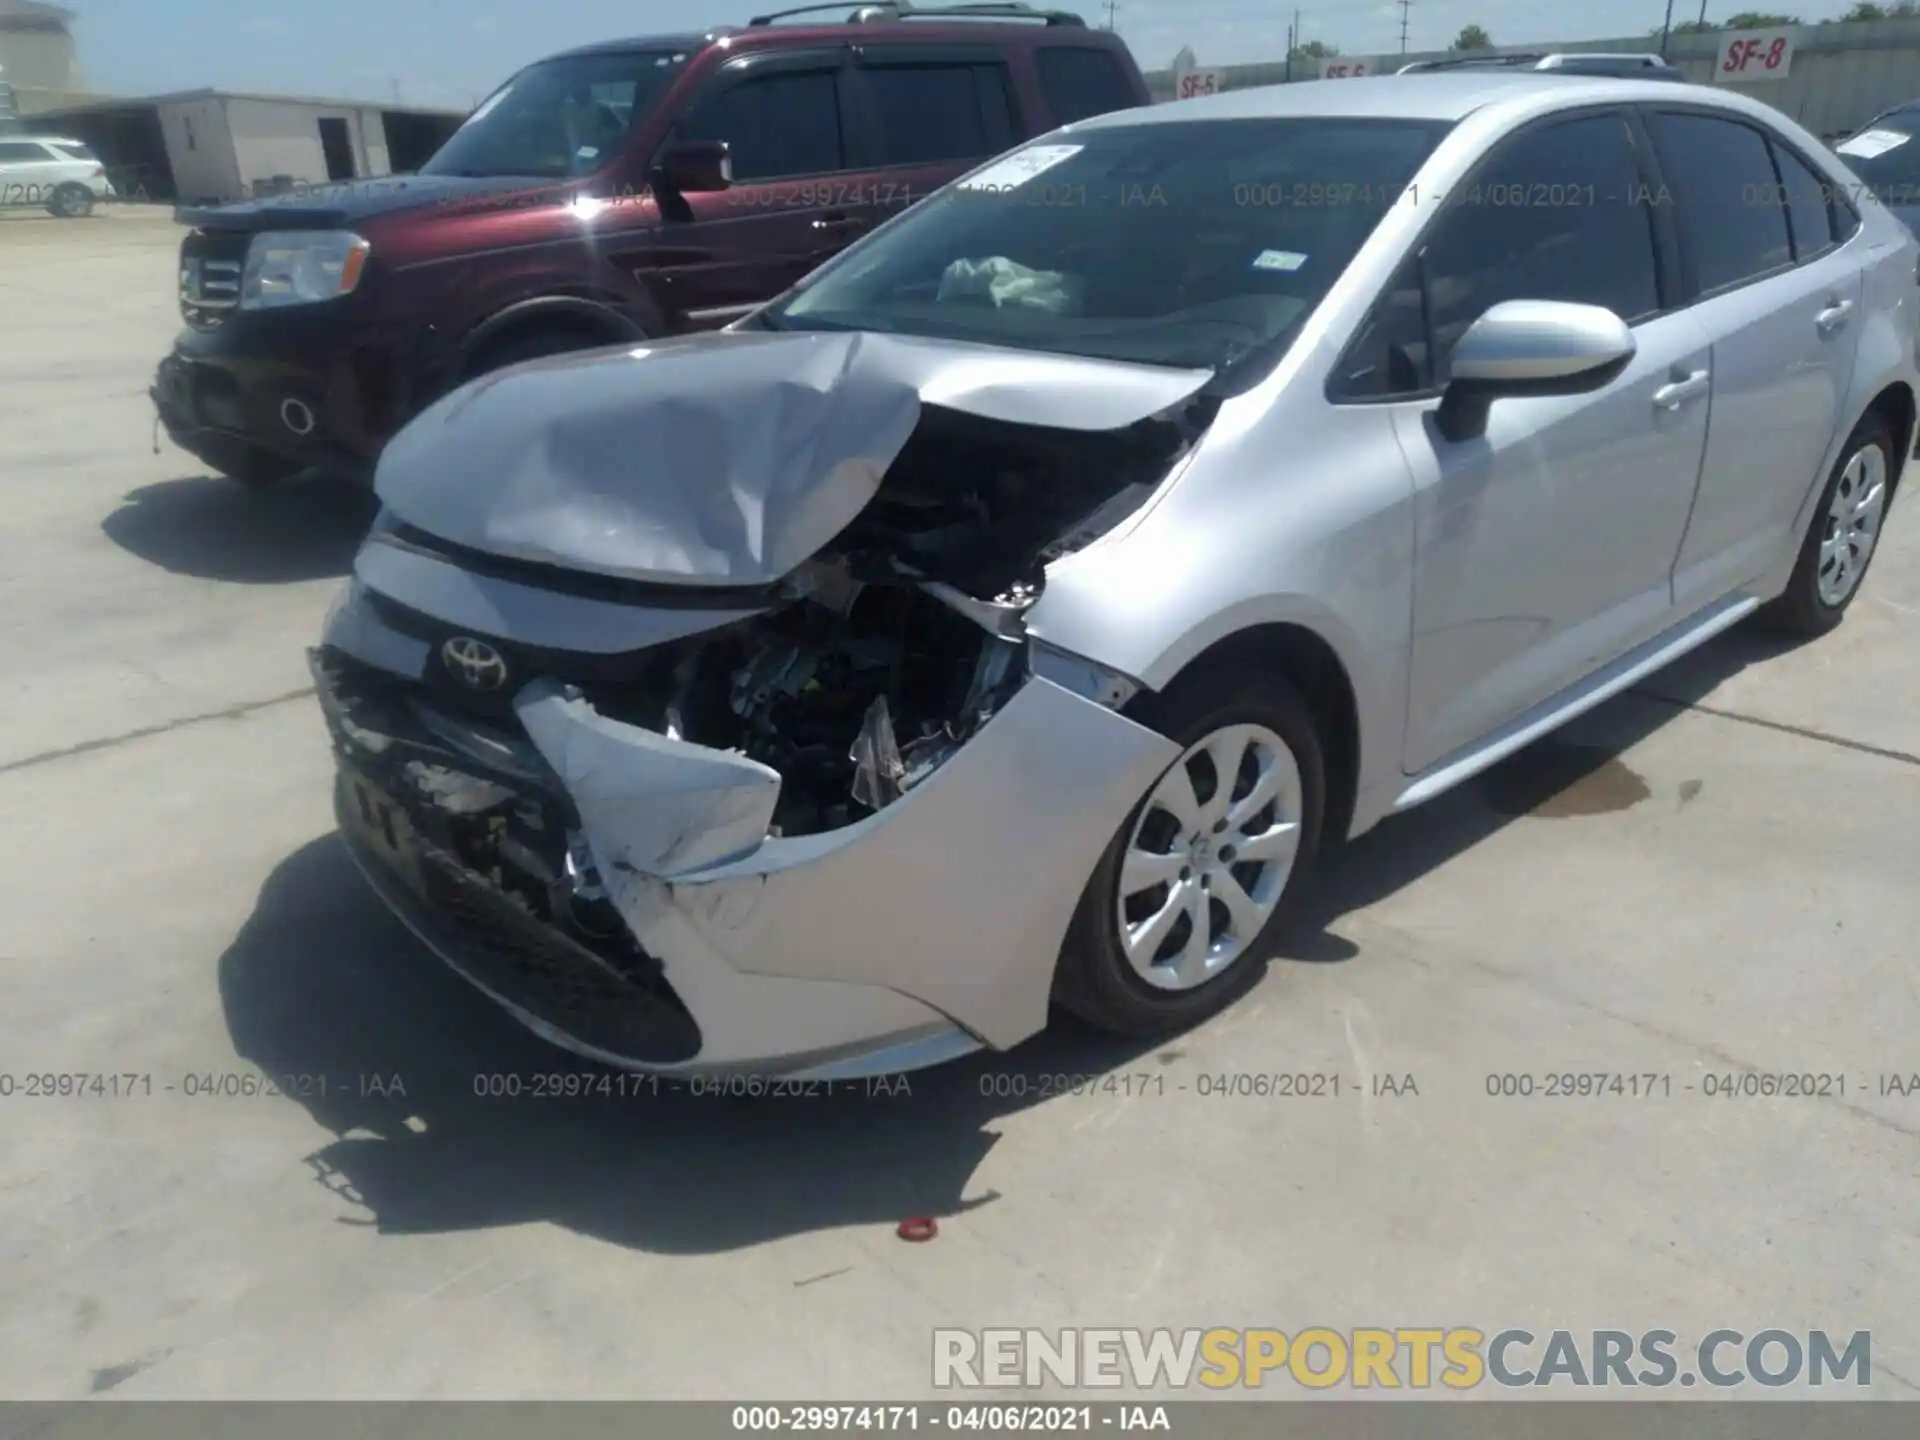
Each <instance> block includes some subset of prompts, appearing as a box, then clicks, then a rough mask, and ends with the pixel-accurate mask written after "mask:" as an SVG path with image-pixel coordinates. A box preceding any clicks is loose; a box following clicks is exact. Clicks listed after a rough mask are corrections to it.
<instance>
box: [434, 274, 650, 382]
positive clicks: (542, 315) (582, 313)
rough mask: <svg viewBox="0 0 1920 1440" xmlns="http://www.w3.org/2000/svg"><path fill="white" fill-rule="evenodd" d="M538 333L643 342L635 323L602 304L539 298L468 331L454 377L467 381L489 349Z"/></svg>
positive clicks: (572, 298)
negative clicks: (572, 333)
mask: <svg viewBox="0 0 1920 1440" xmlns="http://www.w3.org/2000/svg"><path fill="white" fill-rule="evenodd" d="M540 330H563V331H573V332H578V333H580V334H583V335H590V336H593V337H595V338H596V339H599V340H601V341H602V342H603V343H605V344H609V345H615V344H619V343H620V342H621V341H623V340H644V339H646V338H647V333H646V331H645V329H644V328H642V326H641V325H640V323H639V322H638V321H636V320H635V319H634V318H633V317H632V316H630V315H627V314H624V313H623V312H621V311H620V310H617V309H615V308H614V307H613V306H612V305H609V304H607V303H605V302H604V301H601V300H596V299H594V298H592V297H591V296H585V295H539V296H535V297H534V298H532V299H530V300H517V301H515V302H514V303H513V304H511V305H508V306H505V307H504V308H502V309H500V310H496V311H495V312H494V313H493V314H492V315H490V316H488V317H487V318H486V319H485V320H483V321H481V322H480V323H479V324H478V325H476V326H474V327H473V329H472V330H470V331H468V332H467V336H466V338H465V339H464V340H463V341H461V343H460V349H459V352H458V354H457V356H456V359H455V363H454V367H453V371H454V374H455V375H457V376H460V377H462V378H470V377H471V372H472V369H473V365H474V362H475V361H476V360H478V359H479V358H480V357H481V356H482V355H483V354H484V353H485V352H486V351H487V350H488V349H489V348H490V347H492V346H494V345H496V344H500V343H502V342H504V341H506V340H509V339H511V338H514V337H516V336H519V335H523V334H527V333H529V332H533V331H540Z"/></svg>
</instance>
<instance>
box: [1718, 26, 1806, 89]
mask: <svg viewBox="0 0 1920 1440" xmlns="http://www.w3.org/2000/svg"><path fill="white" fill-rule="evenodd" d="M1793 35H1794V32H1793V31H1792V30H1791V29H1783V30H1736V31H1734V32H1733V33H1732V34H1730V35H1727V36H1725V37H1723V38H1722V39H1721V41H1720V57H1719V59H1718V60H1716V61H1715V62H1714V66H1713V78H1714V79H1715V80H1717V81H1720V82H1722V83H1725V84H1732V85H1744V84H1748V83H1750V82H1752V81H1755V80H1784V79H1786V78H1787V72H1788V71H1790V70H1791V69H1792V68H1793Z"/></svg>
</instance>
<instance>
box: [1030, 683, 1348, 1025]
mask: <svg viewBox="0 0 1920 1440" xmlns="http://www.w3.org/2000/svg"><path fill="white" fill-rule="evenodd" d="M1133 713H1134V718H1136V719H1138V720H1140V721H1141V723H1143V724H1145V725H1148V726H1151V727H1152V728H1153V729H1155V730H1158V731H1159V732H1160V733H1161V734H1162V735H1165V736H1166V737H1167V738H1168V739H1169V740H1171V741H1173V742H1174V744H1176V745H1178V746H1179V747H1180V749H1181V751H1182V752H1183V753H1184V752H1185V751H1186V750H1187V748H1188V747H1189V746H1191V745H1194V744H1196V743H1197V742H1198V741H1199V740H1201V739H1202V738H1204V737H1205V736H1207V735H1210V734H1212V733H1213V732H1214V731H1216V730H1219V729H1221V728H1223V727H1225V726H1229V725H1238V724H1258V725H1263V726H1265V727H1267V728H1268V729H1270V730H1272V731H1273V732H1274V733H1275V734H1276V735H1278V736H1279V737H1280V739H1281V740H1283V741H1284V742H1285V743H1286V745H1287V748H1288V749H1290V750H1291V751H1292V752H1293V758H1294V761H1295V763H1296V764H1297V765H1298V767H1299V770H1300V791H1301V807H1300V808H1301V815H1300V844H1299V848H1298V850H1297V851H1296V853H1295V858H1294V863H1293V869H1292V871H1291V873H1290V874H1289V875H1288V876H1287V879H1286V883H1285V887H1284V889H1283V890H1282V891H1281V894H1280V899H1279V903H1278V904H1277V905H1276V906H1275V907H1274V910H1273V913H1272V914H1271V915H1270V916H1269V917H1268V918H1267V921H1266V923H1265V924H1264V925H1262V926H1261V928H1260V930H1259V932H1258V934H1257V935H1256V936H1255V938H1254V940H1253V941H1252V943H1250V944H1249V945H1247V947H1246V948H1245V950H1244V951H1243V952H1242V953H1241V954H1240V956H1239V957H1238V958H1237V959H1235V960H1234V961H1233V962H1232V963H1231V964H1230V965H1228V966H1227V967H1226V968H1225V969H1224V970H1222V971H1221V972H1220V973H1219V974H1218V975H1215V976H1214V977H1212V978H1211V979H1209V980H1207V981H1206V982H1205V983H1204V984H1201V985H1198V986H1196V987H1194V988H1193V989H1190V990H1178V991H1175V990H1163V989H1159V988H1157V987H1155V986H1153V985H1150V984H1148V983H1147V981H1145V980H1144V979H1142V978H1141V977H1140V976H1139V975H1137V974H1136V973H1135V972H1134V969H1133V966H1132V965H1131V964H1130V963H1129V961H1128V959H1127V956H1126V952H1125V950H1124V949H1123V948H1122V947H1121V944H1120V936H1119V934H1118V926H1117V925H1116V923H1115V913H1116V908H1117V906H1118V905H1119V902H1120V896H1119V884H1120V867H1121V863H1122V860H1123V858H1124V856H1125V852H1126V850H1127V847H1128V845H1129V844H1130V843H1131V841H1132V838H1133V833H1134V827H1135V825H1136V824H1137V823H1138V822H1139V820H1140V817H1141V815H1142V813H1143V812H1144V811H1145V810H1146V809H1147V803H1148V800H1149V798H1150V796H1151V793H1152V792H1151V790H1149V793H1148V795H1144V796H1142V797H1141V799H1140V803H1139V804H1138V805H1136V806H1135V807H1134V809H1133V811H1132V813H1131V814H1129V815H1128V816H1127V819H1126V822H1125V823H1124V824H1123V825H1122V826H1121V827H1120V829H1119V831H1118V833H1116V834H1115V835H1114V837H1113V840H1112V841H1111V842H1110V843H1109V844H1108V846H1107V849H1106V851H1105V853H1104V854H1103V855H1102V856H1101V857H1100V863H1099V864H1098V865H1096V866H1095V867H1094V870H1093V874H1092V875H1091V876H1090V877H1089V878H1088V880H1087V885H1086V889H1085V890H1084V891H1082V892H1081V896H1080V903H1079V906H1078V907H1077V908H1076V909H1075V911H1074V915H1073V921H1072V923H1071V924H1070V925H1069V926H1068V929H1067V938H1066V943H1065V944H1064V945H1063V946H1062V948H1061V954H1060V963H1059V966H1058V968H1057V970H1056V971H1055V975H1054V999H1055V1000H1056V1001H1058V1002H1059V1003H1060V1005H1061V1006H1063V1007H1064V1008H1065V1009H1067V1010H1069V1011H1071V1012H1072V1013H1073V1014H1075V1015H1077V1016H1079V1017H1080V1018H1081V1019H1082V1020H1085V1021H1086V1022H1087V1023H1088V1024H1090V1025H1093V1026H1095V1027H1097V1028H1099V1029H1102V1030H1107V1031H1111V1032H1113V1033H1115V1034H1121V1035H1137V1036H1153V1035H1162V1034H1166V1033H1169V1032H1172V1031H1177V1030H1181V1029H1184V1028H1186V1027H1187V1026H1190V1025H1193V1024H1195V1023H1197V1022H1199V1021H1200V1020H1203V1019H1205V1018H1206V1017H1207V1016H1209V1015H1212V1014H1214V1013H1216V1012H1217V1011H1219V1010H1221V1009H1223V1008H1224V1007H1226V1006H1227V1005H1229V1004H1231V1003H1232V1002H1233V1001H1234V1000H1235V999H1237V998H1239V996H1240V995H1241V994H1242V993H1244V992H1245V990H1246V989H1247V987H1248V986H1249V985H1251V984H1252V983H1254V981H1256V980H1257V979H1258V978H1259V975H1260V973H1261V971H1262V969H1263V968H1264V966H1265V964H1266V961H1267V959H1268V957H1269V955H1270V953H1271V950H1272V947H1273V943H1274V940H1275V939H1276V937H1277V936H1278V934H1279V932H1280V931H1281V930H1282V929H1283V928H1284V926H1285V923H1286V920H1287V917H1288V915H1289V913H1290V911H1291V910H1292V908H1293V905H1294V902H1295V901H1296V899H1297V898H1298V896H1299V894H1300V891H1301V889H1302V888H1303V886H1302V882H1303V881H1304V880H1305V878H1306V876H1307V875H1308V873H1309V872H1310V871H1311V869H1312V867H1313V861H1314V857H1315V855H1316V854H1317V853H1318V851H1319V848H1320V831H1321V827H1322V824H1323V821H1324V819H1325V815H1326V762H1325V759H1324V753H1325V752H1324V747H1323V745H1322V743H1321V739H1320V735H1319V732H1318V730H1317V728H1316V726H1315V723H1314V719H1313V712H1312V711H1311V710H1310V709H1309V708H1308V706H1307V703H1306V701H1305V700H1303V699H1302V698H1301V697H1300V692H1299V691H1298V690H1296V689H1295V688H1294V687H1293V686H1292V685H1291V684H1289V683H1288V682H1287V681H1286V680H1284V679H1283V678H1281V677H1280V676H1278V675H1273V674H1269V673H1267V672H1264V671H1260V670H1252V669H1242V668H1232V669H1220V670H1214V671H1206V672H1202V673H1199V674H1196V675H1194V676H1192V677H1190V678H1184V679H1182V680H1179V681H1176V682H1175V683H1174V684H1173V685H1171V686H1169V687H1168V688H1167V689H1166V690H1164V691H1162V692H1161V693H1159V694H1157V695H1150V696H1148V697H1146V698H1145V700H1143V701H1142V702H1140V703H1139V704H1138V705H1137V706H1136V708H1135V711H1134V712H1133ZM1176 763H1178V762H1176ZM1164 773H1165V772H1163V775H1164ZM1158 778H1159V777H1156V783H1157V781H1158Z"/></svg>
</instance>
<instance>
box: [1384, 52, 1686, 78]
mask: <svg viewBox="0 0 1920 1440" xmlns="http://www.w3.org/2000/svg"><path fill="white" fill-rule="evenodd" d="M1481 66H1489V67H1490V66H1504V67H1509V68H1514V69H1525V70H1566V71H1571V72H1575V73H1580V72H1584V73H1587V74H1592V73H1595V72H1596V71H1599V70H1602V69H1605V70H1606V71H1609V72H1615V73H1624V72H1626V71H1630V70H1646V71H1650V72H1652V73H1654V74H1664V73H1666V72H1668V71H1673V70H1675V68H1676V67H1675V66H1674V65H1673V64H1672V63H1671V62H1669V61H1668V60H1666V59H1665V58H1664V57H1662V56H1659V55H1653V54H1623V53H1617V52H1613V51H1605V52H1602V51H1597V50H1589V51H1528V52H1525V53H1521V54H1513V55H1459V56H1452V57H1449V58H1448V59H1445V60H1416V61H1414V62H1413V63H1412V64H1411V65H1402V66H1401V67H1400V68H1399V70H1397V71H1396V72H1395V73H1396V74H1399V75H1409V74H1414V73H1416V72H1425V71H1429V70H1471V69H1476V68H1478V67H1481Z"/></svg>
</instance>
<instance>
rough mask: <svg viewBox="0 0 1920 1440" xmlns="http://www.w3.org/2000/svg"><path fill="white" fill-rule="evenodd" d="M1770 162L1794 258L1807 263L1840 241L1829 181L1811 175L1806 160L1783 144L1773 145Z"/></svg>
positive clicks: (1831, 185) (1811, 170)
mask: <svg viewBox="0 0 1920 1440" xmlns="http://www.w3.org/2000/svg"><path fill="white" fill-rule="evenodd" d="M1773 160H1774V164H1776V165H1778V166H1779V167H1780V190H1781V194H1782V195H1783V196H1784V197H1785V199H1786V202H1787V224H1788V227H1789V228H1790V229H1791V230H1792V232H1793V255H1794V258H1795V259H1796V260H1802V261H1805V260H1811V259H1812V258H1813V257H1814V256H1816V255H1818V254H1821V253H1822V252H1823V251H1827V250H1831V249H1832V248H1833V247H1834V244H1835V243H1836V242H1837V241H1838V240H1839V239H1840V233H1839V226H1838V224H1837V220H1838V217H1837V216H1836V215H1835V213H1834V209H1833V205H1832V200H1833V191H1834V188H1835V187H1834V186H1833V184H1832V182H1831V181H1828V180H1826V179H1823V178H1822V177H1821V176H1819V175H1816V174H1814V172H1813V169H1812V167H1811V166H1809V165H1808V164H1807V162H1806V161H1804V160H1802V159H1801V158H1800V157H1799V156H1798V155H1796V154H1794V153H1793V151H1791V150H1789V149H1787V147H1786V146H1784V145H1780V144H1775V145H1774V147H1773Z"/></svg>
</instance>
